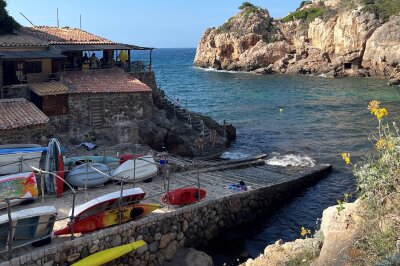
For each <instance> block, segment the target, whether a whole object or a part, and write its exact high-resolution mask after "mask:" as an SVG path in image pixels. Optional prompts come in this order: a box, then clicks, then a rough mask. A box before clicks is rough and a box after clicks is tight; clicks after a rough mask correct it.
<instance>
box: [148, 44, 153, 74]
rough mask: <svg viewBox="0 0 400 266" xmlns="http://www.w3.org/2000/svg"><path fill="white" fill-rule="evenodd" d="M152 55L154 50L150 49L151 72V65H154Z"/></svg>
mask: <svg viewBox="0 0 400 266" xmlns="http://www.w3.org/2000/svg"><path fill="white" fill-rule="evenodd" d="M152 53H153V48H151V49H150V64H149V71H151V65H152Z"/></svg>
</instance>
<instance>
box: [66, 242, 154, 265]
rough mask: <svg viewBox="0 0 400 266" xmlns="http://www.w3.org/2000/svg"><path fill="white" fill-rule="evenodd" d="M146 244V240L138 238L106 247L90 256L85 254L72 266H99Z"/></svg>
mask: <svg viewBox="0 0 400 266" xmlns="http://www.w3.org/2000/svg"><path fill="white" fill-rule="evenodd" d="M144 245H146V242H144V241H143V240H139V241H136V242H132V243H130V244H126V245H122V246H118V247H115V248H110V249H106V250H103V251H99V252H97V253H94V254H92V255H90V256H87V257H86V258H84V259H81V260H80V261H78V262H76V263H74V264H72V266H99V265H103V264H105V263H107V262H110V261H113V260H115V259H117V258H119V257H121V256H123V255H125V254H126V253H129V252H131V251H133V250H135V249H138V248H140V247H142V246H144Z"/></svg>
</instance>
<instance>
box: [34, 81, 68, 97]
mask: <svg viewBox="0 0 400 266" xmlns="http://www.w3.org/2000/svg"><path fill="white" fill-rule="evenodd" d="M29 88H30V89H31V90H32V91H33V92H35V93H36V94H37V95H40V96H46V95H58V94H67V93H68V87H67V86H65V84H64V83H62V82H59V81H51V82H40V83H32V84H29Z"/></svg>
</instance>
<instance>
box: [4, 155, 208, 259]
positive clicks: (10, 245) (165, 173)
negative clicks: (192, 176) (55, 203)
mask: <svg viewBox="0 0 400 266" xmlns="http://www.w3.org/2000/svg"><path fill="white" fill-rule="evenodd" d="M157 157H159V158H161V159H163V160H164V164H161V163H160V162H152V161H148V160H146V159H144V158H133V160H134V163H136V160H144V161H147V162H148V163H152V164H155V165H157V166H158V167H160V168H161V172H162V178H163V182H164V191H163V192H162V193H159V194H155V195H152V196H148V197H145V198H143V200H145V199H151V198H155V197H159V196H161V195H169V192H170V191H171V190H170V173H171V169H170V166H169V165H168V163H167V162H168V157H169V155H168V152H164V153H159V154H157ZM29 160H31V159H27V160H26V159H24V158H23V157H21V158H20V159H19V160H18V161H17V162H13V163H10V164H19V165H22V164H25V165H27V166H29V167H30V168H31V169H32V170H33V171H34V172H35V173H36V174H37V175H39V176H40V177H41V178H40V187H41V200H42V202H41V204H42V205H44V204H45V199H50V198H55V197H57V196H56V195H54V194H50V195H49V194H46V193H45V177H44V175H45V174H50V175H52V176H53V177H54V178H57V179H61V180H62V181H63V183H64V184H66V186H67V187H68V188H69V191H70V192H69V193H68V192H64V196H68V195H71V194H72V206H71V210H70V215H68V216H64V217H59V215H58V214H56V217H55V219H54V221H51V222H52V223H53V224H54V223H55V222H59V221H64V220H68V222H67V226H68V227H69V231H70V239H71V240H73V239H74V223H75V219H76V217H77V216H76V213H75V209H76V195H77V193H78V191H77V190H75V189H74V188H73V187H72V186H71V185H70V184H68V182H66V181H65V180H64V179H63V178H61V177H60V176H59V175H57V174H55V173H53V172H47V171H44V170H41V169H39V168H36V167H33V166H31V165H30V164H29ZM197 165H198V164H197ZM2 166H6V165H2ZM88 167H90V168H92V169H93V170H95V171H98V172H101V171H100V170H98V169H96V168H95V167H93V166H92V165H91V163H88ZM20 168H21V169H22V167H21V166H20ZM197 168H198V167H197ZM69 171H70V170H65V171H64V174H66V173H68V172H69ZM101 174H103V175H107V176H109V175H108V174H107V173H104V172H101ZM109 177H110V178H112V179H113V180H115V181H117V182H118V183H119V186H120V193H121V194H120V197H119V199H118V207H117V208H118V209H119V213H118V224H122V208H124V207H126V206H128V205H132V204H137V203H138V201H137V200H135V201H124V202H122V195H123V190H124V184H125V183H126V181H127V180H125V179H116V178H113V177H111V176H109ZM85 182H87V178H86V180H85ZM129 183H132V184H133V187H135V186H136V184H137V182H136V171H133V182H129ZM110 186H115V183H114V184H112V185H110ZM190 186H196V187H198V189H199V193H198V194H199V198H198V201H200V188H201V183H200V173H199V171H198V170H197V173H196V180H195V181H194V182H193V183H192V184H189V185H187V186H185V187H190ZM104 188H105V187H96V188H90V189H89V188H88V187H87V185H85V188H84V192H85V193H87V192H88V191H97V190H101V189H104ZM167 197H168V196H167ZM35 199H36V198H35V197H30V198H21V197H8V198H7V197H0V202H6V204H7V217H8V225H9V231H8V237H7V244H6V247H5V249H4V250H0V254H3V253H5V252H7V259H8V260H11V259H12V258H13V250H14V249H16V248H19V247H21V246H24V245H27V244H31V243H35V242H39V241H41V240H44V239H47V238H49V237H53V232H50V234H48V235H45V236H41V237H40V238H35V239H32V240H31V241H27V242H24V244H22V245H21V244H20V245H14V241H15V239H14V238H13V234H14V230H15V229H16V228H17V227H18V228H20V227H30V226H34V225H39V224H46V225H47V224H48V223H49V221H45V222H38V223H24V224H23V225H21V224H18V225H14V223H13V219H12V207H13V205H12V204H11V201H13V200H25V201H26V200H35ZM87 200H88V197H87V195H86V201H87ZM166 206H167V208H170V202H169V200H168V198H167V202H166ZM100 212H101V211H100ZM91 215H92V214H91ZM86 217H89V216H85V215H79V219H80V220H81V219H83V218H86Z"/></svg>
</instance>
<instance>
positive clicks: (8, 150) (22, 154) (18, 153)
mask: <svg viewBox="0 0 400 266" xmlns="http://www.w3.org/2000/svg"><path fill="white" fill-rule="evenodd" d="M44 151H47V148H44V147H41V146H40V145H37V144H9V145H0V175H9V174H16V173H22V172H30V171H32V168H31V166H33V167H36V168H39V162H40V158H41V157H42V152H44Z"/></svg>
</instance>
